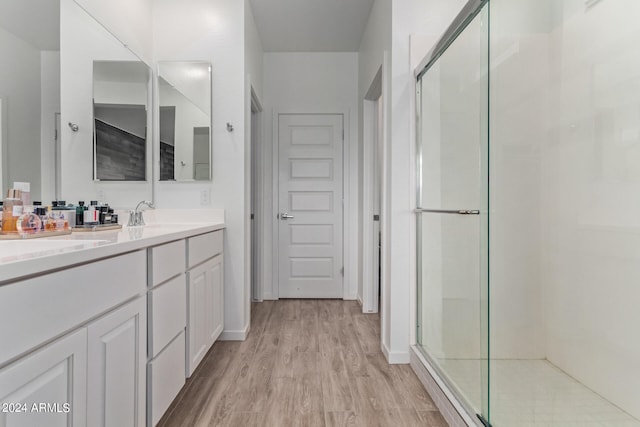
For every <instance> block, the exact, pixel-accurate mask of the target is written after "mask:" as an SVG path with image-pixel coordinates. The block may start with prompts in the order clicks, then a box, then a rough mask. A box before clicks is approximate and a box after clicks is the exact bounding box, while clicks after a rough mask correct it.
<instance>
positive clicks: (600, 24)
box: [490, 0, 640, 426]
mask: <svg viewBox="0 0 640 427" xmlns="http://www.w3.org/2000/svg"><path fill="white" fill-rule="evenodd" d="M638 16H640V2H638V1H637V0H601V1H600V2H596V3H595V4H593V5H592V6H590V7H589V6H586V5H585V2H584V1H582V0H564V1H557V0H491V93H490V97H491V123H490V128H491V167H492V169H491V179H492V181H491V189H492V190H491V195H492V199H491V207H492V211H491V214H492V217H491V259H492V264H491V273H492V275H491V358H492V359H546V360H548V362H550V363H551V364H553V365H555V366H557V367H558V368H560V369H562V370H563V371H565V372H566V373H567V374H568V375H570V376H571V377H573V378H575V380H577V381H579V382H580V383H582V384H584V386H586V387H587V388H589V389H592V390H594V391H595V392H597V394H599V395H601V396H602V397H603V398H605V399H607V400H609V401H610V402H612V403H613V404H615V405H617V406H619V407H620V408H622V409H624V410H625V411H627V412H628V413H629V414H631V415H633V416H634V417H635V418H637V419H640V381H639V380H638V379H639V378H640V363H639V362H638V361H639V360H640V335H639V334H638V325H640V309H638V304H639V303H640V286H638V283H639V281H640V215H639V214H638V212H640V55H638V46H639V45H640V28H639V27H638V25H637V23H636V21H637V17H638ZM523 82H526V84H523ZM515 362H520V361H514V363H515ZM495 363H496V364H495V366H493V367H494V368H495V369H492V371H491V372H492V376H491V379H492V386H491V397H492V404H491V406H492V415H495V416H496V417H497V416H498V415H499V414H504V413H506V412H505V411H508V408H509V407H512V406H513V404H516V403H514V401H517V400H518V398H517V396H518V394H516V395H514V401H512V402H511V404H510V403H508V402H507V401H506V400H500V399H497V397H499V396H507V392H509V391H513V389H512V388H511V386H510V385H509V384H508V381H506V380H503V379H506V378H509V376H508V375H507V373H508V372H510V369H511V368H510V365H508V364H502V363H501V362H499V361H496V362H495ZM505 363H506V362H505ZM522 363H524V362H522ZM531 363H532V364H533V365H532V366H537V365H535V363H538V362H535V363H534V362H531ZM540 363H547V362H540ZM550 366H551V367H553V366H552V365H550ZM534 372H538V371H536V370H534ZM501 378H502V379H501ZM511 378H514V376H512V377H511ZM527 378H530V379H531V380H532V381H533V380H534V379H535V376H530V377H527ZM568 378H569V379H571V378H570V377H568ZM523 381H524V380H523ZM552 383H554V382H553V381H552ZM494 398H496V399H494ZM505 399H506V397H505ZM559 402H560V401H559ZM547 403H548V404H549V405H551V402H547ZM562 403H563V404H565V405H566V406H567V407H571V406H572V405H574V406H575V408H582V409H584V407H585V403H584V402H583V403H580V402H578V401H576V400H571V399H568V400H566V401H562ZM590 405H591V403H588V401H587V403H586V406H590ZM575 408H574V409H575ZM569 410H570V408H568V409H567V411H569ZM580 420H581V419H576V420H574V422H576V423H578V424H574V425H582V424H580V422H581V421H580ZM493 421H494V420H493V419H492V424H494V425H495V426H510V425H513V424H510V423H506V424H505V423H504V422H503V423H499V422H497V419H496V422H493ZM567 421H570V420H569V419H567ZM536 425H539V424H536ZM540 425H543V424H540ZM553 425H559V424H553ZM607 425H615V426H619V425H627V424H624V423H622V424H615V423H614V424H607Z"/></svg>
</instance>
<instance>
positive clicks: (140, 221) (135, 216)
mask: <svg viewBox="0 0 640 427" xmlns="http://www.w3.org/2000/svg"><path fill="white" fill-rule="evenodd" d="M142 206H148V207H149V208H151V209H155V206H154V205H153V202H149V201H147V200H143V201H141V202H140V203H138V205H137V206H136V208H135V210H132V211H129V223H128V224H127V227H137V226H140V225H144V217H143V216H142V210H141V209H140V208H141V207H142Z"/></svg>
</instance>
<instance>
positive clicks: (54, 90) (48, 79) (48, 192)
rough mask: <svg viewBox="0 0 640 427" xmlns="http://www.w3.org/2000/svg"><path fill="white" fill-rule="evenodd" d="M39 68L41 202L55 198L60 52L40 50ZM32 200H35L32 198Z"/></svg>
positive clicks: (47, 201)
mask: <svg viewBox="0 0 640 427" xmlns="http://www.w3.org/2000/svg"><path fill="white" fill-rule="evenodd" d="M40 66H41V67H40V68H41V86H40V92H41V95H40V99H41V117H40V138H41V140H40V164H41V166H40V167H41V174H42V191H41V195H40V199H41V201H42V202H43V203H45V204H46V203H49V202H50V201H52V200H55V157H56V154H55V143H54V138H55V113H60V52H59V51H42V52H41V54H40ZM32 200H37V199H33V196H32Z"/></svg>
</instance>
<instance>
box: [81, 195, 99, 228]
mask: <svg viewBox="0 0 640 427" xmlns="http://www.w3.org/2000/svg"><path fill="white" fill-rule="evenodd" d="M97 205H98V202H97V201H95V200H92V201H91V205H90V206H89V209H88V210H86V211H85V212H84V224H85V225H96V224H98V219H99V217H98V214H99V211H98V210H96V206H97Z"/></svg>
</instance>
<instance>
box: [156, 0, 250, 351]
mask: <svg viewBox="0 0 640 427" xmlns="http://www.w3.org/2000/svg"><path fill="white" fill-rule="evenodd" d="M244 13H245V12H244V2H240V1H237V0H215V1H210V0H188V1H180V2H176V1H173V0H155V1H154V3H153V56H154V59H155V60H156V61H162V60H167V61H176V60H183V61H193V60H205V61H210V62H211V63H212V91H213V108H212V119H213V127H212V134H211V136H212V141H213V148H212V158H213V160H212V181H211V182H194V183H171V182H160V183H157V193H156V197H155V201H156V203H157V206H158V207H166V208H169V207H180V208H198V207H204V206H201V205H200V193H201V192H202V191H205V192H210V194H211V207H214V208H222V209H224V210H225V217H226V219H225V222H226V227H227V228H226V229H225V234H226V236H225V248H224V250H225V259H224V261H225V262H224V268H225V330H224V332H223V335H222V337H223V339H225V338H226V339H229V338H235V339H242V338H244V336H245V332H246V331H247V329H248V326H249V315H250V313H249V303H250V301H249V299H250V289H249V278H248V277H247V274H246V270H245V262H248V261H247V259H246V252H245V247H246V230H245V223H246V221H247V220H248V215H247V214H248V212H247V207H246V202H245V196H244V192H245V154H246V153H245V135H244V133H245V130H244V123H245V76H244V69H245V67H244V60H245V58H244V51H243V46H244V22H245V15H244ZM227 122H229V123H231V124H232V125H233V126H234V129H235V130H234V131H233V132H232V133H230V132H227V130H226V123H227ZM155 131H156V132H157V131H158V130H157V129H156V130H155ZM207 207H209V206H207Z"/></svg>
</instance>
